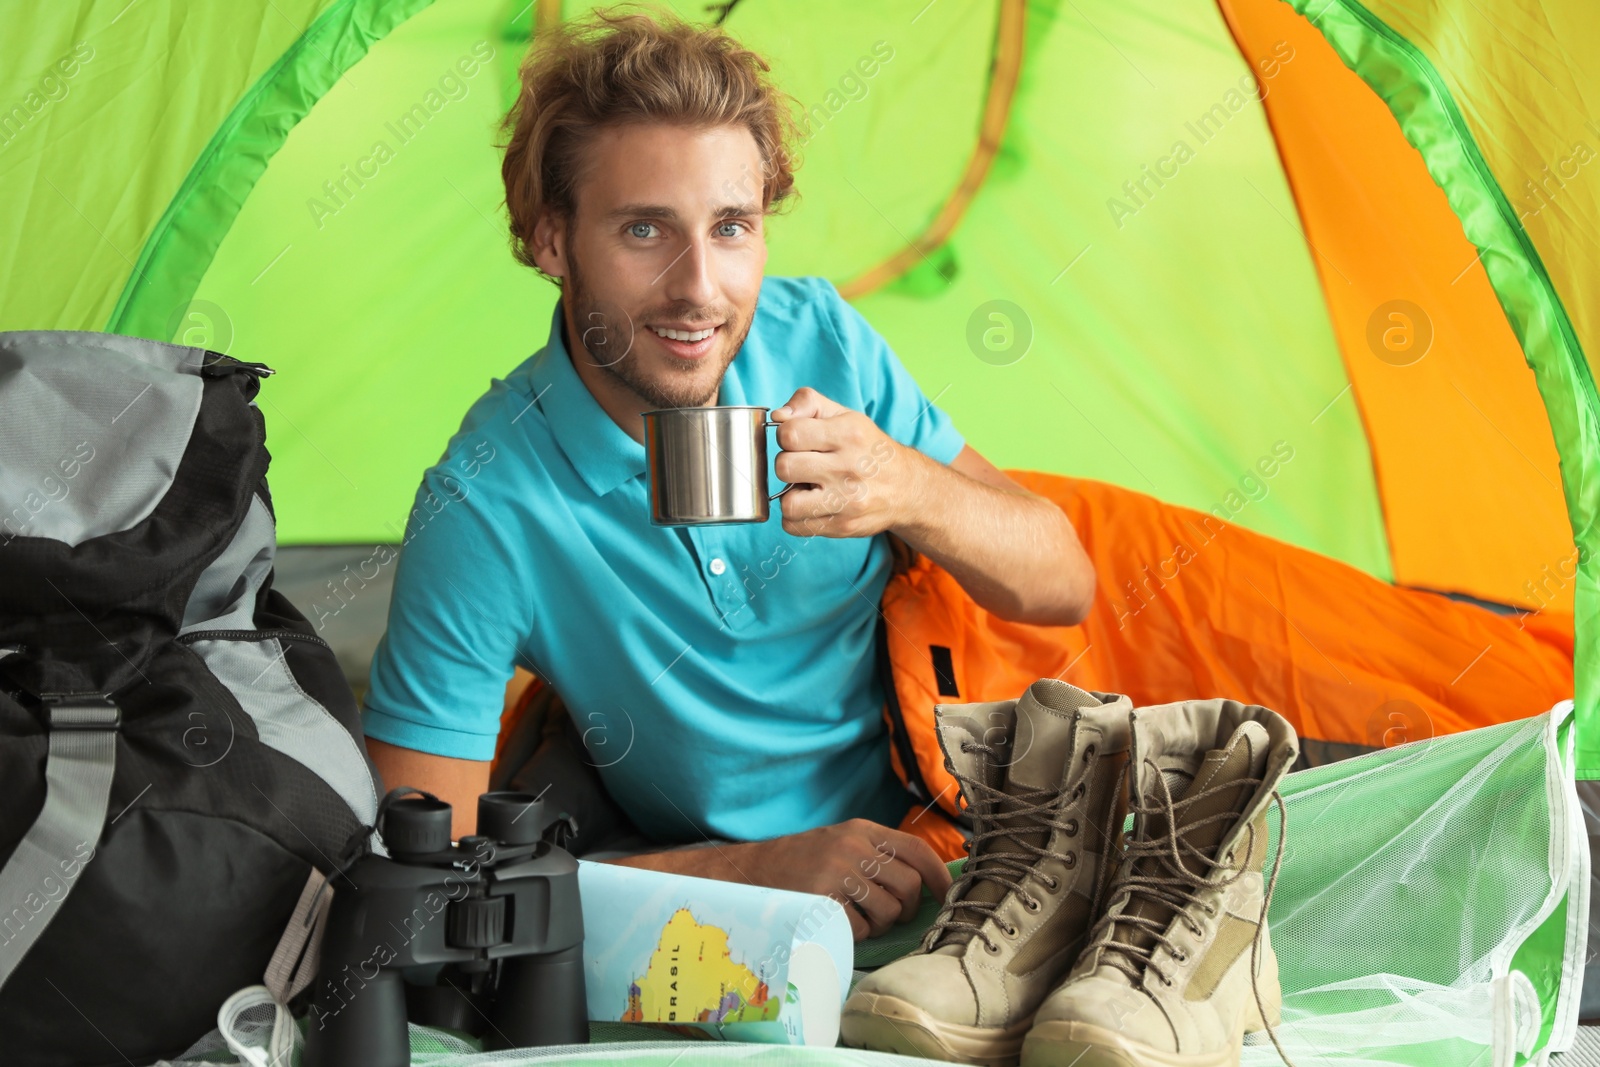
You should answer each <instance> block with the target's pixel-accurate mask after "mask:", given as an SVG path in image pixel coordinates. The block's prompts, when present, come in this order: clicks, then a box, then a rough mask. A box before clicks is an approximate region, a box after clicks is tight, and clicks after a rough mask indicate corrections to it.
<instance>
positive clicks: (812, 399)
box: [772, 385, 845, 422]
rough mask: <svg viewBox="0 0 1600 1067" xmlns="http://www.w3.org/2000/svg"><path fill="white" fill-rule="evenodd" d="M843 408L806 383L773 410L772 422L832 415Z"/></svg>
mask: <svg viewBox="0 0 1600 1067" xmlns="http://www.w3.org/2000/svg"><path fill="white" fill-rule="evenodd" d="M843 410H845V409H844V408H843V406H841V405H839V404H836V403H834V402H833V401H832V400H829V399H828V398H827V397H825V396H823V395H822V394H821V393H819V392H817V391H816V390H815V389H813V388H811V387H810V386H809V385H806V386H802V387H800V388H799V389H797V390H795V394H794V396H792V397H790V398H789V401H788V403H786V404H784V405H783V406H782V407H780V408H778V409H776V410H775V411H773V413H772V419H773V421H774V422H787V421H788V420H790V419H804V418H811V417H813V416H827V415H833V414H835V413H837V412H840V411H843Z"/></svg>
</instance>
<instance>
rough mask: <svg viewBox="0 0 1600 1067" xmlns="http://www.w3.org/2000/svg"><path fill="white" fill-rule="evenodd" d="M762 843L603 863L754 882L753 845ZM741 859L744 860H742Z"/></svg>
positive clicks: (644, 855)
mask: <svg viewBox="0 0 1600 1067" xmlns="http://www.w3.org/2000/svg"><path fill="white" fill-rule="evenodd" d="M755 844H759V842H740V843H736V844H725V845H707V846H705V847H703V848H681V849H671V850H668V851H666V852H641V853H639V854H637V855H633V856H618V857H616V858H615V859H607V860H600V861H599V862H601V863H614V864H616V865H617V866H619V867H641V868H643V869H645V870H648V871H664V872H666V873H667V874H688V875H693V876H694V877H696V878H715V879H717V880H718V881H722V882H743V883H746V884H751V885H754V884H759V883H754V882H751V880H750V875H748V874H746V873H745V868H748V867H750V866H751V865H752V864H753V862H754V853H753V846H754V845H755ZM741 856H742V857H744V858H743V859H742V860H741Z"/></svg>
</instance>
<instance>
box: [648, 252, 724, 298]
mask: <svg viewBox="0 0 1600 1067" xmlns="http://www.w3.org/2000/svg"><path fill="white" fill-rule="evenodd" d="M661 284H662V286H663V287H664V288H665V290H666V295H667V296H668V297H669V298H670V299H672V300H673V301H675V302H682V303H685V304H692V305H694V306H695V307H706V306H708V305H710V304H712V303H714V302H715V301H716V298H717V282H716V278H715V277H713V275H712V270H711V250H710V247H709V245H708V242H707V240H706V239H705V238H704V237H691V238H689V246H688V247H687V248H684V249H682V250H681V251H680V252H679V253H678V257H677V258H676V259H675V260H673V261H672V263H671V265H669V266H668V267H667V269H666V271H665V272H664V273H663V275H662V278H661Z"/></svg>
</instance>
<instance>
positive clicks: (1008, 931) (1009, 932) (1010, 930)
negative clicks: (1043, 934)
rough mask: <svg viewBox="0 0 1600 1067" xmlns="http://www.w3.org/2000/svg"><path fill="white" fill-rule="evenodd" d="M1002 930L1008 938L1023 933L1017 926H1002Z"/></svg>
mask: <svg viewBox="0 0 1600 1067" xmlns="http://www.w3.org/2000/svg"><path fill="white" fill-rule="evenodd" d="M1000 932H1001V933H1002V934H1004V935H1006V937H1008V938H1014V937H1016V936H1017V935H1018V934H1020V933H1022V931H1021V930H1019V929H1017V928H1016V927H1015V926H1002V927H1001V928H1000Z"/></svg>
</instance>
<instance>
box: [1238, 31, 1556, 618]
mask: <svg viewBox="0 0 1600 1067" xmlns="http://www.w3.org/2000/svg"><path fill="white" fill-rule="evenodd" d="M1222 7H1223V12H1224V14H1226V15H1227V17H1228V21H1229V25H1230V27H1231V28H1232V29H1233V31H1234V35H1235V37H1236V38H1237V39H1238V40H1239V42H1240V47H1241V49H1242V50H1243V52H1244V54H1245V55H1247V56H1250V57H1252V58H1253V59H1255V61H1256V62H1257V63H1258V64H1260V63H1262V62H1265V61H1267V60H1269V59H1270V58H1272V56H1273V49H1280V50H1281V49H1284V48H1285V47H1287V48H1289V49H1292V52H1293V56H1294V60H1293V62H1290V63H1284V64H1281V66H1280V69H1279V70H1278V73H1277V75H1276V77H1274V78H1273V79H1272V80H1271V81H1270V82H1269V83H1267V85H1266V86H1265V88H1266V89H1267V90H1268V91H1267V92H1266V95H1265V99H1264V101H1263V102H1264V103H1265V105H1266V109H1267V116H1268V118H1269V120H1270V121H1271V123H1272V129H1273V135H1274V137H1275V139H1276V140H1277V144H1278V151H1279V153H1280V154H1281V155H1282V157H1283V164H1284V171H1285V173H1286V174H1287V175H1288V176H1289V180H1290V185H1291V186H1292V188H1293V189H1294V193H1295V203H1296V206H1297V207H1298V208H1299V211H1300V220H1301V222H1302V224H1303V225H1304V227H1305V231H1306V240H1307V243H1308V244H1309V245H1310V246H1311V247H1313V248H1315V249H1316V250H1317V253H1318V254H1317V257H1316V263H1317V267H1318V271H1319V274H1320V276H1321V279H1322V288H1323V291H1324V293H1325V294H1326V297H1327V302H1328V309H1329V313H1330V316H1331V317H1332V320H1333V325H1334V331H1335V333H1336V334H1337V335H1338V337H1339V347H1340V351H1341V353H1342V355H1343V357H1344V365H1345V370H1346V372H1347V373H1348V374H1349V378H1350V383H1351V386H1352V390H1353V394H1352V395H1353V400H1354V402H1355V403H1356V405H1357V406H1358V407H1359V409H1360V410H1361V415H1362V422H1363V425H1364V426H1365V427H1366V431H1367V437H1368V439H1369V440H1370V441H1371V442H1372V446H1373V448H1372V453H1373V457H1372V458H1373V465H1374V468H1375V470H1376V473H1377V479H1378V489H1379V494H1380V496H1381V498H1382V502H1383V513H1384V524H1385V526H1386V528H1387V531H1388V536H1389V549H1390V554H1391V557H1392V559H1393V563H1394V576H1395V581H1397V582H1401V583H1404V584H1406V585H1414V586H1423V587H1427V588H1432V589H1456V590H1460V591H1463V592H1469V593H1473V594H1476V595H1478V596H1481V597H1485V598H1488V599H1490V600H1496V601H1500V602H1502V603H1508V604H1516V605H1518V606H1521V607H1525V608H1527V609H1529V610H1540V609H1544V608H1552V609H1554V610H1557V611H1563V612H1570V611H1571V610H1572V583H1571V582H1570V581H1569V580H1565V579H1561V578H1560V577H1559V576H1557V577H1556V578H1555V580H1553V581H1552V580H1551V575H1552V574H1553V573H1554V572H1555V571H1556V568H1557V566H1558V565H1560V564H1561V563H1562V562H1566V563H1567V564H1568V565H1569V566H1571V567H1575V560H1573V559H1571V557H1572V555H1573V547H1572V529H1571V527H1570V526H1569V525H1568V523H1567V515H1566V505H1565V502H1564V501H1563V499H1562V496H1561V471H1560V466H1559V463H1558V458H1557V454H1556V449H1555V442H1554V441H1553V440H1552V438H1551V435H1550V420H1549V418H1548V417H1547V416H1546V414H1545V411H1544V404H1543V402H1542V401H1541V400H1540V398H1539V392H1538V389H1537V387H1536V386H1535V384H1534V381H1533V377H1532V375H1530V374H1529V373H1528V370H1527V367H1526V366H1525V364H1524V363H1523V360H1522V352H1521V348H1520V346H1519V345H1518V343H1517V339H1516V336H1515V335H1514V334H1513V333H1512V332H1511V327H1510V325H1509V324H1508V323H1507V322H1506V318H1505V314H1504V313H1503V312H1502V311H1501V310H1500V307H1499V305H1498V304H1497V303H1496V302H1495V298H1494V292H1493V290H1492V289H1491V288H1490V286H1489V279H1488V276H1487V275H1486V274H1485V273H1484V270H1483V266H1482V264H1481V263H1479V262H1478V255H1477V251H1476V250H1475V249H1474V248H1473V247H1472V246H1471V244H1469V243H1468V241H1467V239H1466V236H1465V234H1463V233H1462V231H1461V222H1460V220H1458V219H1457V218H1456V216H1455V214H1454V213H1453V212H1452V211H1451V210H1450V205H1449V202H1448V201H1447V200H1446V199H1445V197H1444V193H1443V192H1442V191H1441V190H1440V189H1439V187H1438V186H1437V185H1435V184H1434V182H1433V179H1432V178H1431V177H1430V176H1429V175H1428V172H1427V168H1426V167H1425V166H1424V165H1423V162H1422V157H1421V156H1419V155H1418V154H1417V153H1416V151H1415V150H1414V149H1412V148H1411V146H1410V145H1408V144H1407V143H1406V141H1405V138H1404V137H1403V136H1402V135H1401V133H1400V128H1399V127H1398V126H1397V125H1396V124H1395V121H1394V118H1393V116H1392V115H1390V113H1389V110H1388V109H1387V108H1386V107H1385V106H1384V103H1383V101H1382V100H1380V99H1379V98H1378V97H1377V96H1376V95H1375V94H1374V93H1373V92H1372V91H1371V90H1370V89H1368V88H1367V86H1366V85H1365V84H1364V83H1363V82H1362V81H1361V79H1360V78H1359V77H1357V76H1356V75H1355V74H1354V73H1353V72H1351V71H1350V70H1348V69H1347V68H1346V67H1345V66H1344V64H1343V62H1342V61H1341V60H1340V59H1339V57H1338V55H1337V54H1336V53H1335V52H1334V51H1333V49H1332V48H1331V47H1330V46H1329V45H1328V43H1327V41H1326V40H1324V39H1323V37H1322V35H1321V34H1320V33H1318V32H1317V30H1316V28H1315V27H1314V26H1312V25H1311V24H1310V23H1309V22H1307V21H1306V20H1305V19H1304V18H1301V17H1300V16H1299V15H1297V14H1296V13H1295V12H1294V10H1293V9H1292V8H1290V7H1289V6H1288V5H1287V4H1284V3H1280V2H1278V0H1224V3H1223V5H1222ZM1386 340H1387V341H1390V342H1392V344H1393V345H1394V347H1392V348H1391V347H1390V346H1389V345H1388V344H1385V341H1386ZM1512 517H1514V521H1506V520H1508V519H1511V518H1512Z"/></svg>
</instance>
